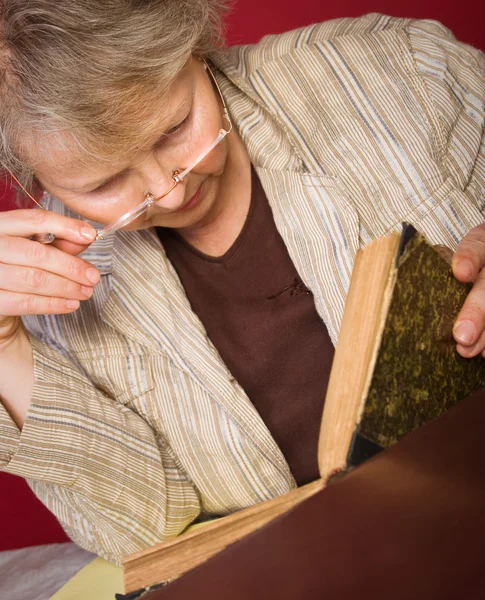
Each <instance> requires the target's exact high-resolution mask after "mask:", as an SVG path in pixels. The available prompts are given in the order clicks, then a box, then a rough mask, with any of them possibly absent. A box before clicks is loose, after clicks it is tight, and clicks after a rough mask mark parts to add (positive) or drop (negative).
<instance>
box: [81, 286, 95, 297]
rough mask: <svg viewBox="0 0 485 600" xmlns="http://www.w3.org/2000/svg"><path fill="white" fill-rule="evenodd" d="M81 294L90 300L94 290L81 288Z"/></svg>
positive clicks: (86, 287) (85, 287)
mask: <svg viewBox="0 0 485 600" xmlns="http://www.w3.org/2000/svg"><path fill="white" fill-rule="evenodd" d="M81 292H82V293H83V294H84V295H85V296H86V297H87V298H91V296H92V295H93V292H94V289H93V288H92V287H88V286H87V285H82V286H81Z"/></svg>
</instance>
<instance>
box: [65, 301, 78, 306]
mask: <svg viewBox="0 0 485 600" xmlns="http://www.w3.org/2000/svg"><path fill="white" fill-rule="evenodd" d="M66 306H67V308H79V306H80V302H79V300H67V302H66Z"/></svg>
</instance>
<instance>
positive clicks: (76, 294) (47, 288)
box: [0, 263, 94, 314]
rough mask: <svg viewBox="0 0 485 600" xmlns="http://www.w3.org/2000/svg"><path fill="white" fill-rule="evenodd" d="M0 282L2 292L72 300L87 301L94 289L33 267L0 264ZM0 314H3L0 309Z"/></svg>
mask: <svg viewBox="0 0 485 600" xmlns="http://www.w3.org/2000/svg"><path fill="white" fill-rule="evenodd" d="M0 281H1V282H2V283H1V286H2V290H4V291H9V292H22V293H24V294H35V295H38V296H52V297H54V298H66V299H69V298H73V299H76V300H87V299H88V298H91V296H92V295H93V291H94V288H93V287H91V286H84V285H82V284H80V283H76V282H74V281H70V280H68V279H66V278H64V277H60V276H59V275H53V274H52V273H49V272H47V271H44V270H43V269H36V268H35V267H19V266H16V265H15V266H12V265H4V264H2V263H0ZM0 314H3V312H2V309H1V307H0Z"/></svg>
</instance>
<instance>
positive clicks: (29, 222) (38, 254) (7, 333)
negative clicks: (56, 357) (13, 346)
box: [0, 209, 100, 352]
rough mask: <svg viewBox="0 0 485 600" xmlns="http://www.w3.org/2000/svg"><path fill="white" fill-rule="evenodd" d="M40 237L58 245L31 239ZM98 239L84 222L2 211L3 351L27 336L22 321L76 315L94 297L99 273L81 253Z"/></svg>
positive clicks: (0, 344) (30, 212) (0, 316)
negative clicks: (21, 334) (52, 238)
mask: <svg viewBox="0 0 485 600" xmlns="http://www.w3.org/2000/svg"><path fill="white" fill-rule="evenodd" d="M41 233H54V234H55V236H56V241H55V242H54V243H53V244H48V245H47V244H40V243H39V242H34V241H32V240H30V239H29V238H30V237H31V236H33V235H35V234H41ZM95 237H96V230H95V229H94V228H93V227H92V226H91V225H89V224H88V223H85V222H84V221H81V220H79V219H72V218H69V217H64V216H61V215H58V214H56V213H52V212H48V211H41V210H36V209H27V210H11V211H7V212H0V352H1V350H2V347H5V346H6V345H9V342H10V341H12V340H13V339H14V338H15V337H16V336H17V335H18V334H19V332H20V331H22V327H21V321H20V317H21V316H23V315H47V314H64V313H71V312H74V311H75V310H76V309H77V308H78V307H79V301H82V300H87V299H88V298H90V297H91V296H92V294H93V291H94V285H95V284H96V283H98V281H99V279H100V275H99V271H98V270H97V269H96V268H94V267H93V266H92V265H91V264H89V263H88V262H86V261H85V260H82V259H81V258H78V257H77V256H76V254H79V253H80V252H82V251H83V250H84V249H85V248H87V247H88V246H89V245H90V244H91V243H92V242H93V241H94V239H95Z"/></svg>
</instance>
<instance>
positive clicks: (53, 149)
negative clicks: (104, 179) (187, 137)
mask: <svg viewBox="0 0 485 600" xmlns="http://www.w3.org/2000/svg"><path fill="white" fill-rule="evenodd" d="M195 83H196V74H195V73H194V69H192V68H184V69H183V70H182V71H181V72H180V74H179V75H178V76H177V78H176V79H175V80H174V81H173V83H172V85H171V86H170V88H169V91H168V93H167V94H164V95H163V96H159V97H155V98H148V99H146V100H145V101H143V100H142V99H140V110H139V111H137V113H136V114H135V115H132V116H131V120H132V121H133V125H132V127H133V132H134V135H133V136H130V135H127V136H126V138H125V139H120V137H119V136H118V139H115V140H113V142H112V143H113V145H112V146H110V144H109V142H108V143H106V140H103V139H97V140H92V139H91V140H90V139H87V138H84V139H83V135H82V132H81V134H77V133H76V132H70V131H68V130H65V129H64V130H63V129H61V128H57V129H55V128H54V129H52V130H50V131H48V130H45V131H42V132H37V133H36V134H35V135H34V136H32V139H31V140H30V141H29V142H28V147H27V148H26V153H27V154H28V158H29V162H30V163H31V164H32V166H33V169H34V173H35V174H36V175H37V177H38V179H39V180H41V181H42V182H43V183H45V184H46V185H48V184H51V183H54V182H55V183H56V185H59V186H61V187H65V188H66V189H72V188H73V186H75V185H76V184H77V183H78V182H79V178H80V174H85V175H86V176H88V175H90V174H91V173H92V174H94V175H96V174H107V175H110V174H111V173H112V172H113V170H120V169H123V168H126V167H128V166H129V164H128V163H129V162H130V158H131V157H133V155H134V154H135V153H136V152H137V150H141V149H142V147H144V146H146V147H150V146H151V145H153V143H155V142H156V141H157V139H158V138H159V137H160V135H161V134H162V133H164V132H166V131H168V130H170V129H171V128H172V127H173V126H175V125H176V124H177V122H176V121H177V120H178V119H179V118H180V117H182V118H183V116H185V115H183V113H185V111H186V110H188V109H189V108H190V105H191V102H192V99H193V95H194V87H195ZM121 113H122V111H121V110H120V114H121ZM126 118H127V117H126V116H125V117H124V123H123V124H122V125H124V126H125V129H126ZM128 118H129V117H128ZM141 132H143V136H142V140H140V133H141ZM96 146H97V148H98V151H95V148H96ZM83 178H84V179H85V178H86V177H83Z"/></svg>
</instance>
